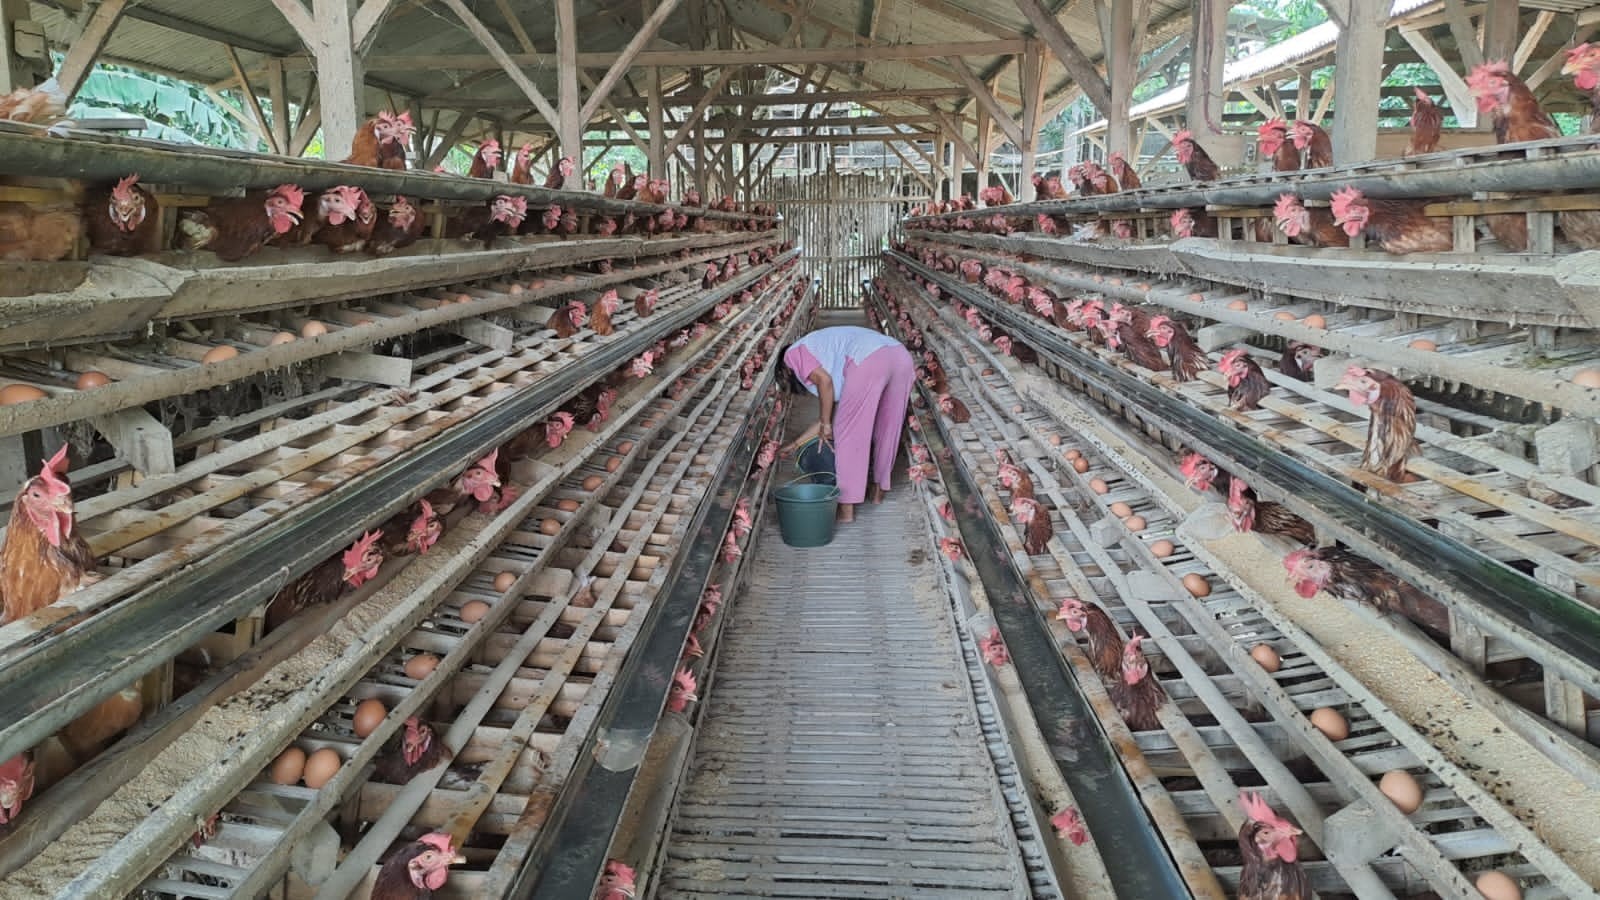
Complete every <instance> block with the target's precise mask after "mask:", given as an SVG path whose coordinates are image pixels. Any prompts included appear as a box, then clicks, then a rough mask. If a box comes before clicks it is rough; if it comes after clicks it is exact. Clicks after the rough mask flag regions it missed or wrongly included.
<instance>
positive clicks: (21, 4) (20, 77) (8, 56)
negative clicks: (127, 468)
mask: <svg viewBox="0 0 1600 900" xmlns="http://www.w3.org/2000/svg"><path fill="white" fill-rule="evenodd" d="M31 16H32V14H31V13H30V12H29V10H28V0H0V55H3V56H4V59H0V94H9V93H11V92H12V91H15V90H18V89H21V88H31V87H33V86H34V84H36V83H37V82H38V80H39V78H38V73H39V71H40V70H41V69H42V68H43V67H44V66H45V65H46V64H47V63H48V60H31V59H28V58H26V57H24V56H22V55H21V54H19V53H18V52H17V50H18V47H17V38H18V33H17V29H16V25H17V23H18V22H26V21H28V20H29V19H30V18H31ZM23 480H24V481H26V480H27V479H26V478H24V479H23ZM8 484H9V483H8V482H5V481H4V480H3V479H0V488H5V489H6V490H8V491H10V490H14V489H15V488H16V487H17V485H10V486H9V487H7V485H8ZM19 484H20V482H19ZM7 496H10V495H9V494H7Z"/></svg>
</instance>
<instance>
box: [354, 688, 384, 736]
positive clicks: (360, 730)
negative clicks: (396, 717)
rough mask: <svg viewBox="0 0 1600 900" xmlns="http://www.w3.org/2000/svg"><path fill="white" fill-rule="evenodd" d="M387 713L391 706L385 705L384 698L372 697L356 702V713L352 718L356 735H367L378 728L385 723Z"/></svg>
mask: <svg viewBox="0 0 1600 900" xmlns="http://www.w3.org/2000/svg"><path fill="white" fill-rule="evenodd" d="M387 715H389V707H387V706H384V705H383V701H382V700H379V699H377V698H376V697H371V698H368V699H366V700H363V701H361V702H360V703H358V704H356V714H355V717H354V718H352V719H351V720H350V727H351V729H352V730H353V731H355V733H356V737H366V736H367V735H369V734H371V733H373V732H374V731H377V730H378V726H379V725H382V724H383V720H384V717H385V716H387Z"/></svg>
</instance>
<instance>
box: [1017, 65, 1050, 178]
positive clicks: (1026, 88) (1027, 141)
mask: <svg viewBox="0 0 1600 900" xmlns="http://www.w3.org/2000/svg"><path fill="white" fill-rule="evenodd" d="M1019 74H1020V75H1021V79H1020V80H1021V82H1022V121H1021V122H1020V123H1018V124H1020V125H1021V126H1022V137H1023V142H1022V146H1020V147H1018V148H1017V149H1018V150H1021V151H1022V171H1021V174H1019V175H1018V176H1017V194H1018V196H1020V197H1021V198H1022V199H1023V200H1034V199H1037V198H1036V197H1035V192H1034V189H1033V167H1034V153H1035V152H1036V150H1037V148H1038V145H1039V114H1040V112H1041V111H1042V107H1043V106H1044V54H1043V53H1042V52H1040V49H1039V45H1038V43H1036V42H1034V41H1029V42H1028V47H1027V49H1026V50H1024V51H1023V53H1022V65H1021V67H1020V70H1019Z"/></svg>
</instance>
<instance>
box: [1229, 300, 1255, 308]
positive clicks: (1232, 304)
mask: <svg viewBox="0 0 1600 900" xmlns="http://www.w3.org/2000/svg"><path fill="white" fill-rule="evenodd" d="M1228 308H1229V309H1234V310H1246V309H1249V308H1250V304H1248V303H1246V302H1245V301H1243V300H1231V301H1229V302H1228Z"/></svg>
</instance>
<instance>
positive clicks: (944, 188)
mask: <svg viewBox="0 0 1600 900" xmlns="http://www.w3.org/2000/svg"><path fill="white" fill-rule="evenodd" d="M949 154H950V138H949V137H948V136H947V135H945V133H944V132H942V131H941V132H939V138H938V140H936V141H934V144H933V161H934V176H933V177H934V181H933V183H934V191H933V199H935V200H948V199H950V192H949V191H950V165H949V158H950V157H949Z"/></svg>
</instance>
